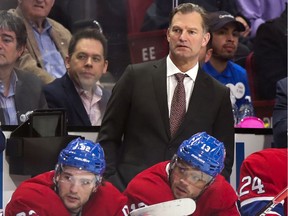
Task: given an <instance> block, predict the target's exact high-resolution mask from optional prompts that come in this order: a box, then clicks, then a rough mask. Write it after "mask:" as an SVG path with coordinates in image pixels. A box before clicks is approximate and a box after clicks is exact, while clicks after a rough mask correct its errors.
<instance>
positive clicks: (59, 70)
mask: <svg viewBox="0 0 288 216" xmlns="http://www.w3.org/2000/svg"><path fill="white" fill-rule="evenodd" d="M53 4H54V0H45V1H37V0H18V6H17V8H16V9H11V10H10V11H11V12H12V13H14V14H16V15H17V16H19V17H21V18H22V19H23V20H24V23H25V26H26V29H27V33H28V40H27V49H26V50H25V52H24V54H23V55H22V56H21V58H20V59H19V62H18V64H19V65H18V66H19V67H20V68H21V69H23V70H28V71H31V72H33V73H35V74H36V75H37V76H38V77H40V79H41V80H42V81H43V82H44V83H49V82H51V81H53V80H54V79H55V78H58V77H61V76H62V75H64V74H65V64H64V59H65V57H66V55H67V50H68V43H69V40H70V38H71V34H70V32H69V31H68V30H67V29H66V28H64V27H63V26H62V25H61V24H60V23H58V22H56V21H54V20H52V19H49V18H47V16H48V14H49V12H50V10H51V8H52V6H53Z"/></svg>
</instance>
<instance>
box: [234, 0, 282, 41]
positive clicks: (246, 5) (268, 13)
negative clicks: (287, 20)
mask: <svg viewBox="0 0 288 216" xmlns="http://www.w3.org/2000/svg"><path fill="white" fill-rule="evenodd" d="M286 1H287V0H273V1H269V0H250V1H247V0H236V5H237V8H238V10H239V12H240V13H241V14H242V15H243V16H244V17H245V18H246V19H247V20H248V21H249V22H250V24H251V29H250V37H251V38H254V37H255V35H256V32H257V29H258V27H259V26H260V25H261V24H263V23H264V22H265V21H267V20H270V19H274V18H276V17H279V16H280V14H281V13H282V12H283V11H284V9H285V2H286Z"/></svg>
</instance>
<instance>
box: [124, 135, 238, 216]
mask: <svg viewBox="0 0 288 216" xmlns="http://www.w3.org/2000/svg"><path fill="white" fill-rule="evenodd" d="M224 159H225V148H224V145H223V143H222V142H220V141H218V140H217V139H215V138H214V137H212V136H210V135H208V134H207V133H206V132H201V133H197V134H195V135H193V136H192V137H191V138H189V139H188V140H185V141H184V142H182V144H181V145H180V146H179V148H178V150H177V153H176V154H175V155H174V156H173V158H172V160H171V161H166V162H160V163H158V164H156V165H154V166H153V167H151V168H148V169H146V170H144V171H143V172H141V173H140V174H138V175H137V176H136V177H134V179H132V181H131V182H130V183H129V184H128V186H127V189H126V190H125V191H124V194H125V195H127V197H128V202H129V208H130V210H134V209H137V208H141V207H144V206H146V205H153V204H157V203H161V202H165V201H169V200H173V199H180V198H192V199H193V200H195V202H196V210H195V212H194V213H193V216H198V215H199V216H200V215H205V216H209V215H213V216H215V215H216V216H217V215H219V216H220V215H221V216H225V215H227V216H233V215H240V214H239V211H238V208H237V195H236V193H235V191H234V189H233V188H232V187H231V185H230V184H229V183H228V182H227V181H226V180H225V178H224V177H223V176H221V175H220V173H221V171H222V169H223V168H224Z"/></svg>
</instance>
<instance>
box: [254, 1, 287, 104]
mask: <svg viewBox="0 0 288 216" xmlns="http://www.w3.org/2000/svg"><path fill="white" fill-rule="evenodd" d="M271 3H273V6H271V8H274V1H273V2H271ZM287 30H288V28H287V4H286V9H285V10H284V12H283V13H282V14H281V16H280V17H278V18H276V19H273V20H269V21H267V22H265V23H264V24H262V25H261V26H259V28H258V31H257V34H256V38H255V41H254V65H255V73H256V76H255V80H254V83H255V85H256V86H255V88H256V90H257V95H258V99H259V100H272V99H274V98H275V93H276V82H277V81H278V80H280V79H282V78H284V77H286V76H287V39H288V38H287Z"/></svg>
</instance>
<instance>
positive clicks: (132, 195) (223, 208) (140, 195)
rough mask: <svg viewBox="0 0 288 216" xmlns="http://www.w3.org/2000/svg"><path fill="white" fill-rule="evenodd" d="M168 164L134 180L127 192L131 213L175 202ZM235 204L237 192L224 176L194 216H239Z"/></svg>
mask: <svg viewBox="0 0 288 216" xmlns="http://www.w3.org/2000/svg"><path fill="white" fill-rule="evenodd" d="M168 163H169V162H168V161H166V162H161V163H158V164H156V165H154V166H152V167H150V168H148V169H146V170H144V171H143V172H141V173H139V174H138V175H136V176H135V177H134V179H132V180H131V182H130V183H129V184H128V186H127V188H126V190H125V191H124V194H125V195H126V196H127V197H128V203H129V204H128V205H129V209H130V211H131V210H134V209H137V208H141V207H143V206H146V205H152V204H157V203H161V202H165V201H169V200H173V199H175V198H174V196H173V193H172V190H171V188H170V183H169V180H168V172H167V166H168ZM236 203H237V195H236V192H235V191H234V189H233V188H232V187H231V186H230V184H229V183H228V182H227V181H226V180H225V178H224V177H223V176H221V175H218V176H217V177H216V179H215V181H214V182H213V184H212V185H210V186H209V187H208V188H207V189H206V190H205V191H204V193H203V194H202V195H201V196H200V198H199V199H198V200H197V201H196V210H195V212H194V213H193V214H192V215H193V216H203V215H205V216H209V215H214V216H218V215H219V216H220V215H221V216H226V215H227V216H234V215H240V213H239V211H238V208H237V205H236Z"/></svg>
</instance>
